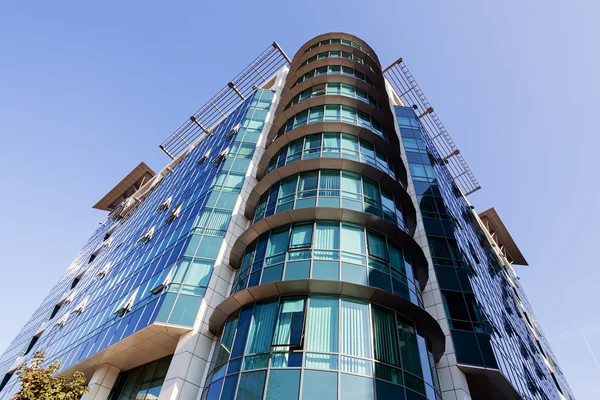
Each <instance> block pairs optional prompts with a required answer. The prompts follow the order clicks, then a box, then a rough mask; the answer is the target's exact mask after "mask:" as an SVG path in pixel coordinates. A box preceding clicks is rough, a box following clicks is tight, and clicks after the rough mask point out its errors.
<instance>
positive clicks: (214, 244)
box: [196, 236, 223, 259]
mask: <svg viewBox="0 0 600 400" xmlns="http://www.w3.org/2000/svg"><path fill="white" fill-rule="evenodd" d="M222 241H223V238H220V237H213V236H204V237H203V238H202V242H201V243H200V246H199V247H198V250H197V251H196V256H197V257H203V258H213V259H215V258H217V254H219V249H220V248H221V242H222Z"/></svg>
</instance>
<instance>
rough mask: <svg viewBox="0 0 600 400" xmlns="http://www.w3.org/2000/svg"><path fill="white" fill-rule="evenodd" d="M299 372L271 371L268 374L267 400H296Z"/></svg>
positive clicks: (291, 370)
mask: <svg viewBox="0 0 600 400" xmlns="http://www.w3.org/2000/svg"><path fill="white" fill-rule="evenodd" d="M299 391H300V370H299V369H290V370H272V371H271V372H270V373H269V384H268V386H267V397H266V399H267V400H298V395H299Z"/></svg>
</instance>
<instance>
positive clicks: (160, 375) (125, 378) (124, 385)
mask: <svg viewBox="0 0 600 400" xmlns="http://www.w3.org/2000/svg"><path fill="white" fill-rule="evenodd" d="M171 359H172V357H171V356H169V357H165V358H162V359H160V360H156V361H153V362H151V363H148V364H145V365H142V366H139V367H137V368H133V369H130V370H129V371H124V372H121V373H120V374H119V376H118V378H117V381H116V382H115V385H114V387H113V389H112V391H111V392H110V395H109V396H108V400H155V399H157V398H158V395H159V394H160V390H161V389H162V385H163V382H164V381H165V377H166V376H167V369H168V368H169V365H170V364H171Z"/></svg>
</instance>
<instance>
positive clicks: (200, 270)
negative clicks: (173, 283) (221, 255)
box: [183, 259, 213, 286]
mask: <svg viewBox="0 0 600 400" xmlns="http://www.w3.org/2000/svg"><path fill="white" fill-rule="evenodd" d="M212 267H213V263H212V262H207V261H205V260H199V259H194V261H192V263H191V264H190V267H189V269H188V271H187V274H186V275H185V279H184V280H183V283H185V284H186V285H196V286H208V281H209V280H210V275H211V272H212Z"/></svg>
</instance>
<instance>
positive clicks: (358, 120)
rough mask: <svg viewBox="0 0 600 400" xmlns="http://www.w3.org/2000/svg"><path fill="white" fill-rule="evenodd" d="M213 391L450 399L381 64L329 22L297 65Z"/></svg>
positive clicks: (238, 262) (285, 94) (252, 203)
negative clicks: (440, 370) (440, 381)
mask: <svg viewBox="0 0 600 400" xmlns="http://www.w3.org/2000/svg"><path fill="white" fill-rule="evenodd" d="M284 73H285V74H286V75H285V78H284V81H282V82H284V83H282V84H281V86H280V88H279V89H278V94H279V96H278V98H279V104H278V105H276V106H274V107H276V108H275V114H274V118H273V126H272V128H271V129H270V130H269V131H268V133H266V139H265V140H264V152H263V153H262V155H259V156H258V157H257V158H255V160H257V168H256V180H257V182H256V185H254V186H253V187H251V188H249V194H248V197H247V201H246V202H245V205H244V206H242V207H241V209H240V213H242V214H244V216H245V217H246V218H247V219H248V220H249V223H248V226H247V228H246V229H245V231H243V233H241V234H240V235H239V236H238V237H237V239H236V240H235V242H234V243H233V244H232V247H231V252H230V257H229V263H230V266H231V267H232V268H233V269H234V270H235V271H236V272H235V277H234V279H233V282H232V284H231V290H230V295H229V297H227V298H226V299H224V300H223V301H222V302H221V303H220V304H219V305H217V306H216V308H215V309H214V311H213V312H212V314H211V316H210V318H209V330H210V332H212V333H213V334H215V335H216V336H218V338H219V339H218V341H217V346H216V347H215V349H214V351H213V358H212V364H211V366H210V367H209V370H208V375H207V380H206V382H205V384H204V393H203V396H204V397H203V398H205V399H211V400H212V399H243V400H249V399H283V398H285V399H314V398H319V399H336V400H337V399H346V398H357V399H358V398H360V399H378V400H382V399H436V398H439V394H438V392H437V389H436V380H437V378H436V372H435V362H437V361H439V359H440V357H441V356H442V355H443V353H444V349H445V337H444V334H443V332H442V330H441V328H440V326H439V325H438V323H437V322H436V321H435V319H434V318H433V317H432V316H431V315H430V314H429V313H428V312H426V311H425V309H424V306H423V300H422V298H421V291H422V290H423V289H424V288H425V285H426V284H427V281H428V264H427V259H426V257H425V255H424V253H423V250H422V249H421V247H420V246H419V244H418V243H417V242H416V241H415V239H414V238H413V235H414V233H415V229H416V211H415V207H414V204H413V202H412V200H411V197H410V196H409V194H408V192H407V172H406V167H405V165H404V163H403V161H402V159H401V157H400V146H399V137H398V135H397V132H396V129H395V120H394V115H393V113H392V110H391V108H390V101H389V97H388V94H387V92H386V88H385V85H386V82H385V79H384V77H383V74H382V68H381V64H380V62H379V59H378V57H377V55H376V54H375V52H374V51H373V49H372V48H371V47H370V46H369V45H368V44H367V43H365V42H364V41H363V40H361V39H359V38H357V37H355V36H352V35H348V34H345V33H328V34H325V35H321V36H317V37H315V38H313V39H311V40H309V41H308V42H306V43H305V44H304V45H303V46H302V47H301V48H300V50H299V51H298V52H297V53H296V55H295V56H294V57H293V59H292V60H291V63H290V65H289V70H288V71H287V72H284Z"/></svg>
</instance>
